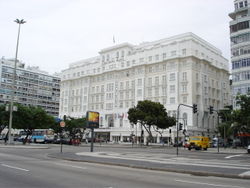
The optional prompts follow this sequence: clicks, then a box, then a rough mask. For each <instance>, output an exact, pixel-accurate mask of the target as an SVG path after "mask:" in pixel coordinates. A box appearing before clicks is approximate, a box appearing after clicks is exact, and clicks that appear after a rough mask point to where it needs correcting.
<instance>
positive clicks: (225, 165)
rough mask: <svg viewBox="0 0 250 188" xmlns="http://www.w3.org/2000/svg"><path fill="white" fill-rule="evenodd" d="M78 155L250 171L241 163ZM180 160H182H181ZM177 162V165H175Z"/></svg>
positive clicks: (249, 166)
mask: <svg viewBox="0 0 250 188" xmlns="http://www.w3.org/2000/svg"><path fill="white" fill-rule="evenodd" d="M76 155H87V156H95V157H102V158H113V159H129V160H135V161H141V160H144V161H147V162H152V163H162V164H179V165H187V166H190V165H192V166H203V167H216V168H226V169H241V170H250V165H245V164H244V165H243V164H239V163H237V164H236V163H228V162H227V163H222V162H219V163H216V162H213V161H212V162H208V161H195V160H192V162H191V163H190V161H185V160H184V161H183V160H175V159H174V160H173V159H161V160H159V159H157V160H156V159H154V158H147V157H143V156H141V157H139V156H136V157H135V156H123V155H120V154H118V153H112V152H111V153H107V154H106V153H105V155H103V154H102V152H95V153H89V152H81V153H76ZM179 159H180V158H179ZM175 162H176V163H175Z"/></svg>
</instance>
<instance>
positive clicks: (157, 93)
mask: <svg viewBox="0 0 250 188" xmlns="http://www.w3.org/2000/svg"><path fill="white" fill-rule="evenodd" d="M155 96H156V97H158V96H159V88H155Z"/></svg>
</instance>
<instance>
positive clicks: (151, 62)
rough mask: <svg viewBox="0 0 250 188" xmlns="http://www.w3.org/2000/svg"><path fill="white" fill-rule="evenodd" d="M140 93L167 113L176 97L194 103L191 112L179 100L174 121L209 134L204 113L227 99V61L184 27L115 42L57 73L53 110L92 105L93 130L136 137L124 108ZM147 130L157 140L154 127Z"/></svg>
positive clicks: (168, 135) (76, 110)
mask: <svg viewBox="0 0 250 188" xmlns="http://www.w3.org/2000/svg"><path fill="white" fill-rule="evenodd" d="M145 99H147V100H152V101H155V102H160V103H161V104H163V105H164V106H165V108H166V109H167V112H168V114H169V115H171V116H176V114H177V112H176V110H177V107H178V105H179V104H181V103H182V104H187V105H192V104H194V103H195V104H197V105H198V113H197V114H193V112H192V108H188V107H183V106H182V107H181V108H180V119H179V121H180V122H181V123H183V125H184V128H185V130H187V133H186V134H187V135H209V136H210V137H212V136H213V135H214V131H215V128H216V126H217V115H216V114H213V115H210V114H209V110H208V108H209V106H210V105H211V106H213V107H214V109H221V108H223V107H224V106H225V105H228V104H229V103H230V89H229V72H228V61H227V60H226V59H225V58H224V57H223V56H222V53H221V51H220V50H219V49H217V48H216V47H214V46H213V45H211V44H209V43H208V42H206V41H205V40H203V39H201V38H200V37H198V36H197V35H195V34H193V33H184V34H181V35H177V36H173V37H170V38H165V39H161V40H157V41H153V42H144V43H142V44H139V45H132V44H129V43H123V44H117V45H114V46H111V47H108V48H105V49H102V50H101V51H100V52H99V55H98V56H96V57H93V58H89V59H85V60H81V61H78V62H74V63H71V64H70V65H69V68H68V69H66V70H64V71H62V73H61V94H60V109H59V116H60V117H62V116H63V115H67V116H71V117H82V116H85V114H86V111H88V110H93V111H98V112H99V113H100V128H99V129H96V130H95V131H96V133H97V134H99V135H105V136H106V137H107V138H108V139H109V140H110V141H115V142H119V141H123V142H125V141H127V140H128V139H129V137H130V136H131V135H135V136H137V137H140V135H141V132H142V128H141V126H140V125H131V124H130V123H129V120H128V114H127V111H128V109H129V108H131V107H133V106H135V105H136V104H137V102H138V101H140V100H145ZM146 136H147V133H146V131H145V130H144V134H143V137H146ZM153 136H154V140H155V142H159V141H160V134H159V133H157V132H153ZM182 136H183V135H182ZM163 137H164V139H166V140H170V139H172V142H173V141H174V139H175V137H176V128H175V126H173V127H171V128H170V129H167V130H164V131H163ZM144 140H146V139H145V138H144Z"/></svg>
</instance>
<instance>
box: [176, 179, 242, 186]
mask: <svg viewBox="0 0 250 188" xmlns="http://www.w3.org/2000/svg"><path fill="white" fill-rule="evenodd" d="M175 181H177V182H181V183H190V184H198V185H209V186H214V187H228V188H229V187H232V188H245V187H240V186H233V185H221V184H211V183H203V182H195V181H185V180H178V179H176V180H175Z"/></svg>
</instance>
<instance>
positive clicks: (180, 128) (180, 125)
mask: <svg viewBox="0 0 250 188" xmlns="http://www.w3.org/2000/svg"><path fill="white" fill-rule="evenodd" d="M182 125H183V124H182V123H179V131H180V130H182Z"/></svg>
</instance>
